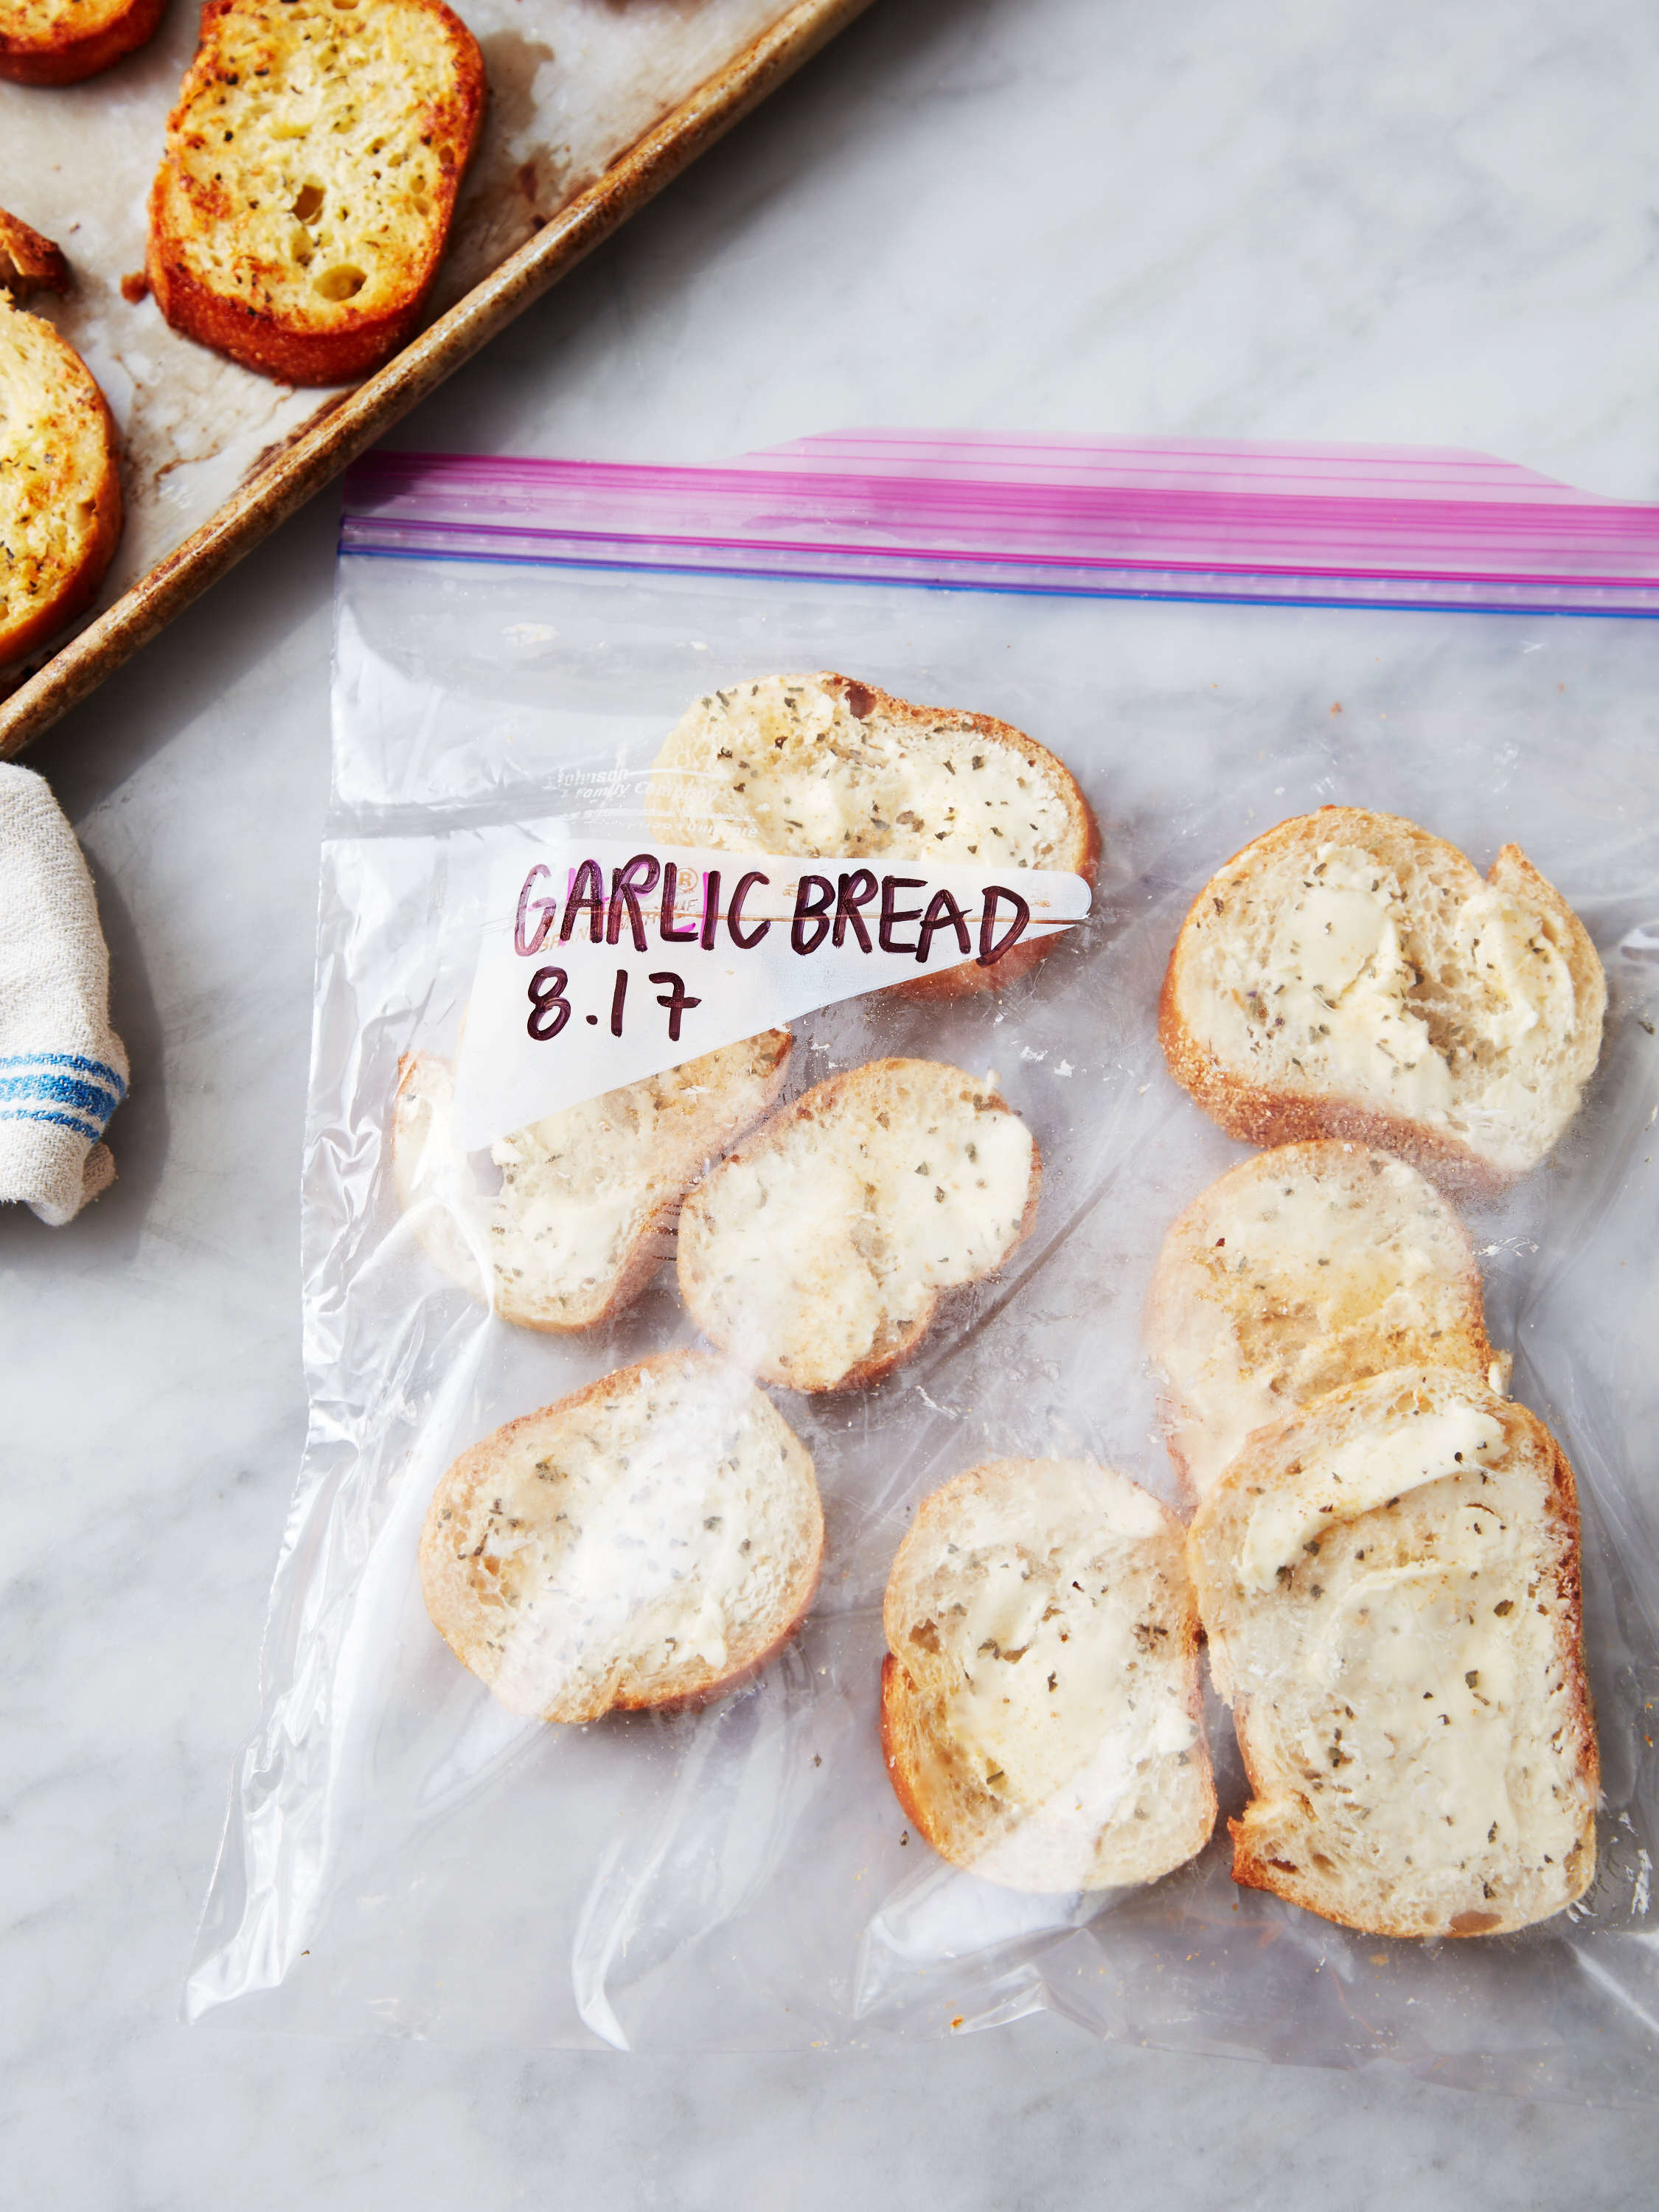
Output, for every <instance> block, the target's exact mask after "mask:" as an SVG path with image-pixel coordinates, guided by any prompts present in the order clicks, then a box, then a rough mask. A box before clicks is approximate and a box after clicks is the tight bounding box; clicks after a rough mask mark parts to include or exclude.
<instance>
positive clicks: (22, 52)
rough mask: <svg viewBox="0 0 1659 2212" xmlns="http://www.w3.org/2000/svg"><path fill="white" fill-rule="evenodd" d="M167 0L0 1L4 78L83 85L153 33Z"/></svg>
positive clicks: (1, 72)
mask: <svg viewBox="0 0 1659 2212" xmlns="http://www.w3.org/2000/svg"><path fill="white" fill-rule="evenodd" d="M166 13H167V0H0V77H5V78H9V80H10V82H12V83H13V84H79V83H80V82H81V81H82V78H83V77H89V76H97V75H98V72H99V71H100V70H106V69H108V68H110V67H111V66H112V64H114V63H116V62H118V61H119V60H120V59H121V58H122V57H123V56H124V55H126V54H130V53H132V52H135V51H136V50H137V48H138V47H139V46H143V45H144V44H145V42H146V41H147V40H149V39H151V38H153V37H154V36H155V28H156V26H157V25H158V24H159V23H160V21H161V18H162V16H163V15H165V14H166Z"/></svg>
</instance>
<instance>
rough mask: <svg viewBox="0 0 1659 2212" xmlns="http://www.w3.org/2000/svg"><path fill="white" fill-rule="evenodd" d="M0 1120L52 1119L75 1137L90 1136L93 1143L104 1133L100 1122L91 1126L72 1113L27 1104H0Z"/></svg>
mask: <svg viewBox="0 0 1659 2212" xmlns="http://www.w3.org/2000/svg"><path fill="white" fill-rule="evenodd" d="M0 1121H52V1122H55V1123H56V1124H57V1126H58V1128H60V1129H73V1130H74V1132H75V1133H76V1136H77V1137H90V1138H91V1139H92V1140H93V1142H94V1144H96V1143H97V1141H98V1139H99V1138H100V1137H101V1136H102V1135H103V1133H104V1129H103V1124H102V1123H101V1122H100V1123H99V1125H98V1127H96V1128H93V1127H90V1126H89V1125H88V1123H87V1122H85V1121H77V1120H76V1116H75V1115H73V1114H48V1113H43V1112H41V1111H40V1109H39V1108H35V1107H28V1106H0Z"/></svg>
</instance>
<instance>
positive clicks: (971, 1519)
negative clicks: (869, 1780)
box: [881, 1460, 1216, 1892]
mask: <svg viewBox="0 0 1659 2212" xmlns="http://www.w3.org/2000/svg"><path fill="white" fill-rule="evenodd" d="M1185 1541H1186V1532H1185V1530H1184V1529H1183V1528H1182V1525H1181V1523H1180V1522H1179V1521H1177V1520H1176V1516H1175V1515H1174V1514H1173V1513H1171V1512H1170V1510H1169V1509H1168V1508H1167V1507H1166V1506H1163V1505H1160V1504H1158V1500H1157V1499H1156V1498H1152V1497H1151V1496H1150V1495H1149V1494H1148V1493H1147V1492H1146V1491H1144V1490H1142V1489H1140V1488H1139V1486H1137V1485H1136V1484H1134V1483H1133V1482H1131V1481H1130V1480H1128V1478H1127V1476H1126V1475H1121V1474H1114V1473H1112V1472H1111V1471H1110V1470H1109V1468H1102V1467H1097V1466H1094V1465H1092V1464H1091V1463H1090V1462H1086V1461H1080V1460H999V1461H996V1462H994V1463H993V1464H991V1465H990V1466H988V1467H977V1468H972V1469H970V1470H969V1473H968V1474H959V1475H957V1478H956V1480H954V1481H952V1482H947V1483H946V1484H945V1486H944V1488H943V1489H941V1490H936V1491H935V1492H933V1496H932V1497H931V1498H926V1499H924V1500H923V1502H922V1504H921V1507H920V1509H919V1510H918V1512H917V1514H916V1518H915V1526H914V1527H913V1528H911V1530H910V1533H909V1534H908V1535H907V1536H906V1538H905V1540H904V1541H903V1543H902V1544H901V1545H900V1547H899V1551H898V1556H897V1558H896V1559H895V1560H894V1562H893V1571H892V1574H891V1576H890V1577H889V1580H888V1584H887V1600H886V1605H885V1607H884V1613H883V1620H884V1626H885V1628H886V1632H887V1642H888V1646H889V1649H890V1654H891V1656H890V1657H889V1658H888V1659H887V1660H885V1661H884V1663H883V1666H882V1673H881V1729H882V1747H883V1749H884V1752H885V1754H886V1759H887V1771H888V1772H889V1774H890V1777H891V1778H892V1783H893V1788H894V1790H895V1791H896V1794H897V1796H898V1800H899V1802H900V1803H901V1804H902V1806H903V1808H904V1809H905V1811H906V1812H907V1813H908V1814H909V1816H910V1818H911V1820H914V1821H915V1824H916V1826H917V1827H918V1828H919V1829H920V1830H921V1833H922V1834H923V1835H924V1836H925V1837H926V1838H927V1840H928V1842H929V1843H930V1844H932V1845H933V1848H934V1850H936V1851H938V1852H939V1854H940V1856H941V1857H945V1858H947V1859H949V1860H950V1861H951V1863H952V1864H953V1865H955V1866H960V1867H965V1868H967V1869H969V1872H970V1873H973V1874H975V1875H980V1876H981V1877H982V1878H983V1879H984V1880H985V1881H994V1882H1000V1883H1001V1884H1002V1885H1004V1886H1005V1887H1008V1888H1012V1889H1024V1890H1036V1891H1048V1892H1055V1891H1064V1890H1077V1889H1105V1888H1109V1887H1115V1886H1116V1885H1118V1884H1126V1883H1132V1882H1145V1881H1157V1880H1158V1877H1159V1875H1165V1874H1168V1873H1169V1872H1170V1869H1172V1868H1174V1867H1177V1866H1180V1865H1182V1863H1184V1862H1185V1861H1186V1860H1188V1859H1189V1858H1191V1857H1193V1855H1194V1852H1196V1851H1199V1850H1202V1849H1203V1847H1204V1844H1206V1841H1207V1840H1208V1838H1209V1834H1210V1831H1211V1829H1212V1827H1213V1826H1215V1811H1216V1799H1215V1784H1214V1782H1213V1780H1212V1777H1211V1772H1210V1759H1209V1753H1208V1750H1207V1748H1206V1745H1205V1741H1204V1735H1203V1730H1202V1729H1201V1727H1200V1713H1201V1705H1200V1691H1199V1680H1198V1613H1197V1608H1196V1606H1195V1604H1194V1598H1193V1590H1192V1585H1191V1583H1190V1582H1189V1581H1188V1575H1187V1565H1186V1558H1185Z"/></svg>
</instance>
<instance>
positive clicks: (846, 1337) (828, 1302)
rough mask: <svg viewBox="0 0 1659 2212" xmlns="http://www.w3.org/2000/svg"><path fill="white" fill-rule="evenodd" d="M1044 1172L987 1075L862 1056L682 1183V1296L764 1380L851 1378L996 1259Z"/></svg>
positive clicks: (894, 1358)
mask: <svg viewBox="0 0 1659 2212" xmlns="http://www.w3.org/2000/svg"><path fill="white" fill-rule="evenodd" d="M1041 1182H1042V1158H1041V1156H1040V1155H1039V1153H1038V1152H1037V1148H1036V1143H1035V1141H1034V1139H1033V1138H1032V1136H1031V1133H1030V1130H1029V1129H1028V1128H1027V1127H1025V1124H1024V1122H1023V1121H1021V1120H1020V1118H1019V1116H1018V1115H1017V1114H1015V1113H1014V1112H1012V1110H1011V1109H1010V1108H1009V1107H1008V1106H1007V1105H1006V1104H1005V1103H1004V1102H1003V1101H1002V1100H1001V1099H1000V1098H999V1097H998V1096H997V1094H996V1091H995V1090H994V1088H993V1086H992V1085H991V1084H990V1083H989V1082H988V1081H987V1082H984V1083H981V1082H979V1081H977V1080H976V1079H975V1078H974V1077H973V1076H971V1075H964V1074H963V1072H962V1070H961V1069H960V1068H959V1067H951V1066H947V1065H946V1063H945V1061H943V1060H871V1061H869V1062H868V1063H867V1064H866V1066H863V1067H859V1068H854V1069H853V1070H852V1072H851V1073H848V1074H846V1075H837V1076H833V1077H831V1078H830V1079H829V1081H828V1082H827V1083H820V1084H819V1085H817V1087H816V1088H815V1089H813V1090H811V1091H807V1092H805V1094H804V1096H803V1097H799V1098H798V1099H796V1100H795V1102H794V1103H793V1105H790V1106H787V1107H785V1108H784V1109H782V1111H781V1113H778V1114H775V1115H774V1116H773V1118H772V1119H771V1121H768V1122H767V1123H765V1124H764V1126H763V1127H761V1128H759V1129H757V1131H756V1133H755V1134H754V1135H753V1136H752V1137H751V1138H750V1139H749V1141H748V1142H747V1143H746V1144H745V1145H744V1146H742V1147H741V1149H740V1150H738V1151H737V1152H733V1153H732V1156H731V1158H729V1159H728V1160H726V1161H725V1162H724V1163H723V1164H721V1165H720V1167H719V1168H717V1169H716V1170H714V1173H713V1174H712V1175H711V1176H709V1177H708V1181H707V1182H704V1183H702V1185H701V1186H700V1187H699V1188H698V1189H696V1191H694V1192H693V1193H692V1194H691V1196H690V1198H689V1199H688V1200H687V1201H686V1204H685V1209H684V1212H683V1213H682V1214H681V1216H680V1231H679V1278H680V1296H681V1297H683V1298H684V1300H685V1303H686V1304H687V1306H688V1307H689V1308H690V1311H691V1314H692V1316H693V1317H694V1319H695V1320H696V1324H697V1326H698V1328H701V1329H702V1332H703V1334H705V1335H706V1336H708V1338H710V1339H711V1340H712V1341H713V1342H714V1343H715V1344H718V1345H719V1346H720V1348H721V1349H722V1351H724V1352H727V1353H729V1354H730V1355H731V1357H732V1358H734V1359H737V1360H738V1361H740V1362H741V1363H742V1364H743V1365H744V1366H745V1367H747V1368H749V1369H750V1370H751V1371H752V1372H753V1373H754V1374H756V1375H758V1376H760V1377H761V1379H762V1380H763V1381H764V1382H768V1383H781V1384H783V1385H785V1386H786V1387H787V1388H788V1389H792V1390H854V1389H860V1388H862V1387H863V1385H865V1384H866V1383H875V1382H878V1381H879V1380H880V1379H881V1377H882V1376H884V1375H887V1374H889V1373H890V1371H891V1370H893V1369H894V1368H895V1367H896V1366H898V1365H899V1364H900V1363H901V1361H902V1360H905V1359H908V1358H909V1357H910V1355H911V1354H912V1352H915V1349H916V1347H917V1346H918V1345H919V1344H920V1343H921V1340H922V1338H923V1337H924V1336H925V1335H926V1334H927V1329H928V1327H929V1325H930V1323H931V1322H932V1321H933V1313H934V1310H935V1308H936V1307H937V1305H938V1304H939V1296H940V1293H941V1292H942V1291H947V1290H950V1289H952V1288H954V1287H956V1286H957V1285H962V1284H966V1283H974V1282H978V1281H979V1280H980V1279H981V1278H982V1277H984V1276H986V1275H989V1274H993V1273H995V1271H996V1269H997V1268H999V1267H1001V1266H1002V1264H1003V1262H1004V1261H1006V1259H1007V1258H1008V1256H1009V1255H1010V1254H1011V1253H1012V1251H1013V1249H1014V1248H1015V1247H1016V1245H1018V1243H1020V1241H1021V1239H1022V1238H1023V1237H1024V1236H1025V1235H1026V1233H1027V1232H1028V1231H1029V1230H1030V1225H1031V1223H1032V1222H1033V1220H1034V1219H1035V1218H1036V1203H1037V1192H1038V1188H1039V1187H1040V1185H1041Z"/></svg>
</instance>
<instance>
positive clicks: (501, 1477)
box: [421, 1352, 823, 1721]
mask: <svg viewBox="0 0 1659 2212" xmlns="http://www.w3.org/2000/svg"><path fill="white" fill-rule="evenodd" d="M822 1563H823V1509H822V1507H821V1505H820V1504H819V1500H818V1488H817V1479H816V1477H815V1476H814V1474H813V1472H812V1462H811V1458H810V1457H809V1456H808V1455H807V1452H806V1449H805V1446H804V1445H803V1444H802V1443H801V1442H800V1440H799V1437H796V1435H795V1434H794V1432H793V1430H791V1429H790V1428H789V1427H788V1425H787V1423H786V1422H785V1421H784V1419H783V1418H782V1416H781V1414H779V1413H777V1412H776V1411H775V1409H774V1407H772V1406H771V1405H770V1404H769V1402H768V1401H767V1400H766V1399H764V1398H763V1397H762V1395H761V1394H760V1392H759V1391H758V1390H757V1389H753V1388H752V1387H751V1386H750V1383H749V1382H748V1380H747V1378H746V1377H745V1376H741V1375H738V1374H737V1373H735V1372H734V1371H733V1370H732V1369H731V1368H729V1367H726V1366H725V1365H723V1364H721V1363H720V1361H719V1360H715V1359H710V1358H706V1357H704V1356H702V1355H700V1354H698V1353H696V1352H664V1353H662V1354H660V1355H659V1357H658V1358H655V1359H646V1360H642V1361H641V1363H640V1364H639V1365H638V1366H637V1367H624V1368H622V1369H620V1370H618V1371H617V1373H616V1374H614V1375H607V1376H605V1377H604V1378H603V1379H602V1380H601V1381H599V1382H598V1383H590V1384H589V1385H588V1387H587V1389H585V1390H578V1391H577V1392H576V1393H575V1394H574V1396H571V1397H568V1398H562V1399H561V1400H560V1401H559V1402H558V1403H557V1404H556V1405H554V1406H547V1407H543V1409H542V1410H541V1412H539V1413H527V1414H526V1415H525V1417H524V1418H523V1419H521V1420H517V1421H509V1422H508V1423H507V1425H506V1427H505V1428H501V1429H497V1430H496V1431H495V1434H494V1435H493V1436H489V1437H485V1438H484V1440H483V1443H477V1444H474V1445H473V1447H472V1449H471V1451H467V1452H464V1453H463V1454H462V1455H461V1456H460V1458H459V1459H458V1460H457V1461H456V1462H455V1464H454V1465H453V1467H452V1468H450V1469H449V1472H448V1473H447V1474H446V1475H445V1476H444V1477H443V1479H442V1480H441V1482H440V1483H439V1485H438V1487H437V1489H436V1491H435V1492H434V1493H433V1498H432V1503H431V1505H430V1506H429V1507H428V1511H427V1516H426V1525H425V1528H423V1530H422V1535H421V1587H422V1591H423V1592H424V1594H425V1597H426V1604H427V1610H428V1613H430V1614H431V1616H432V1619H433V1621H434V1624H435V1626H436V1627H437V1628H438V1630H439V1632H440V1633H441V1635H442V1636H443V1637H444V1638H445V1640H446V1641H447V1643H448V1644H449V1646H450V1648H451V1650H453V1652H454V1654H455V1656H456V1657H457V1658H458V1659H459V1660H460V1661H461V1662H462V1664H463V1665H464V1666H466V1667H470V1668H471V1670H472V1672H473V1673H474V1674H477V1676H478V1678H479V1680H481V1681H483V1682H484V1683H486V1684H487V1685H488V1686H489V1688H490V1689H491V1690H492V1691H493V1692H495V1696H496V1697H497V1698H499V1699H500V1700H501V1703H502V1705H505V1706H506V1707H507V1710H508V1711H509V1712H514V1713H526V1714H535V1715H538V1716H539V1717H540V1718H542V1719H543V1720H548V1721H592V1720H597V1719H598V1718H599V1716H600V1715H601V1714H602V1713H608V1712H611V1711H615V1710H618V1709H620V1710H622V1711H634V1710H636V1709H638V1708H640V1707H642V1706H647V1705H698V1704H702V1703H703V1702H704V1701H705V1700H706V1699H710V1698H714V1697H718V1696H719V1695H720V1693H721V1692H723V1691H726V1690H729V1689H732V1688H733V1687H734V1686H736V1685H737V1684H738V1682H740V1681H742V1680H744V1679H745V1678H746V1677H747V1676H748V1675H750V1674H753V1673H754V1672H755V1671H756V1669H757V1668H760V1667H763V1666H764V1664H765V1663H766V1662H767V1661H768V1660H769V1659H770V1658H771V1657H772V1656H774V1655H775V1653H776V1652H777V1651H779V1650H781V1649H782V1647H783V1645H784V1644H787V1642H788V1640H789V1638H791V1637H792V1636H793V1634H794V1632H795V1631H796V1629H797V1628H798V1627H799V1625H800V1623H801V1621H802V1620H803V1619H804V1618H805V1614H806V1611H807V1608H808V1607H810V1606H811V1602H812V1599H813V1595H814V1594H815V1592H816V1591H817V1583H818V1573H819V1569H820V1567H821V1565H822Z"/></svg>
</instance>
